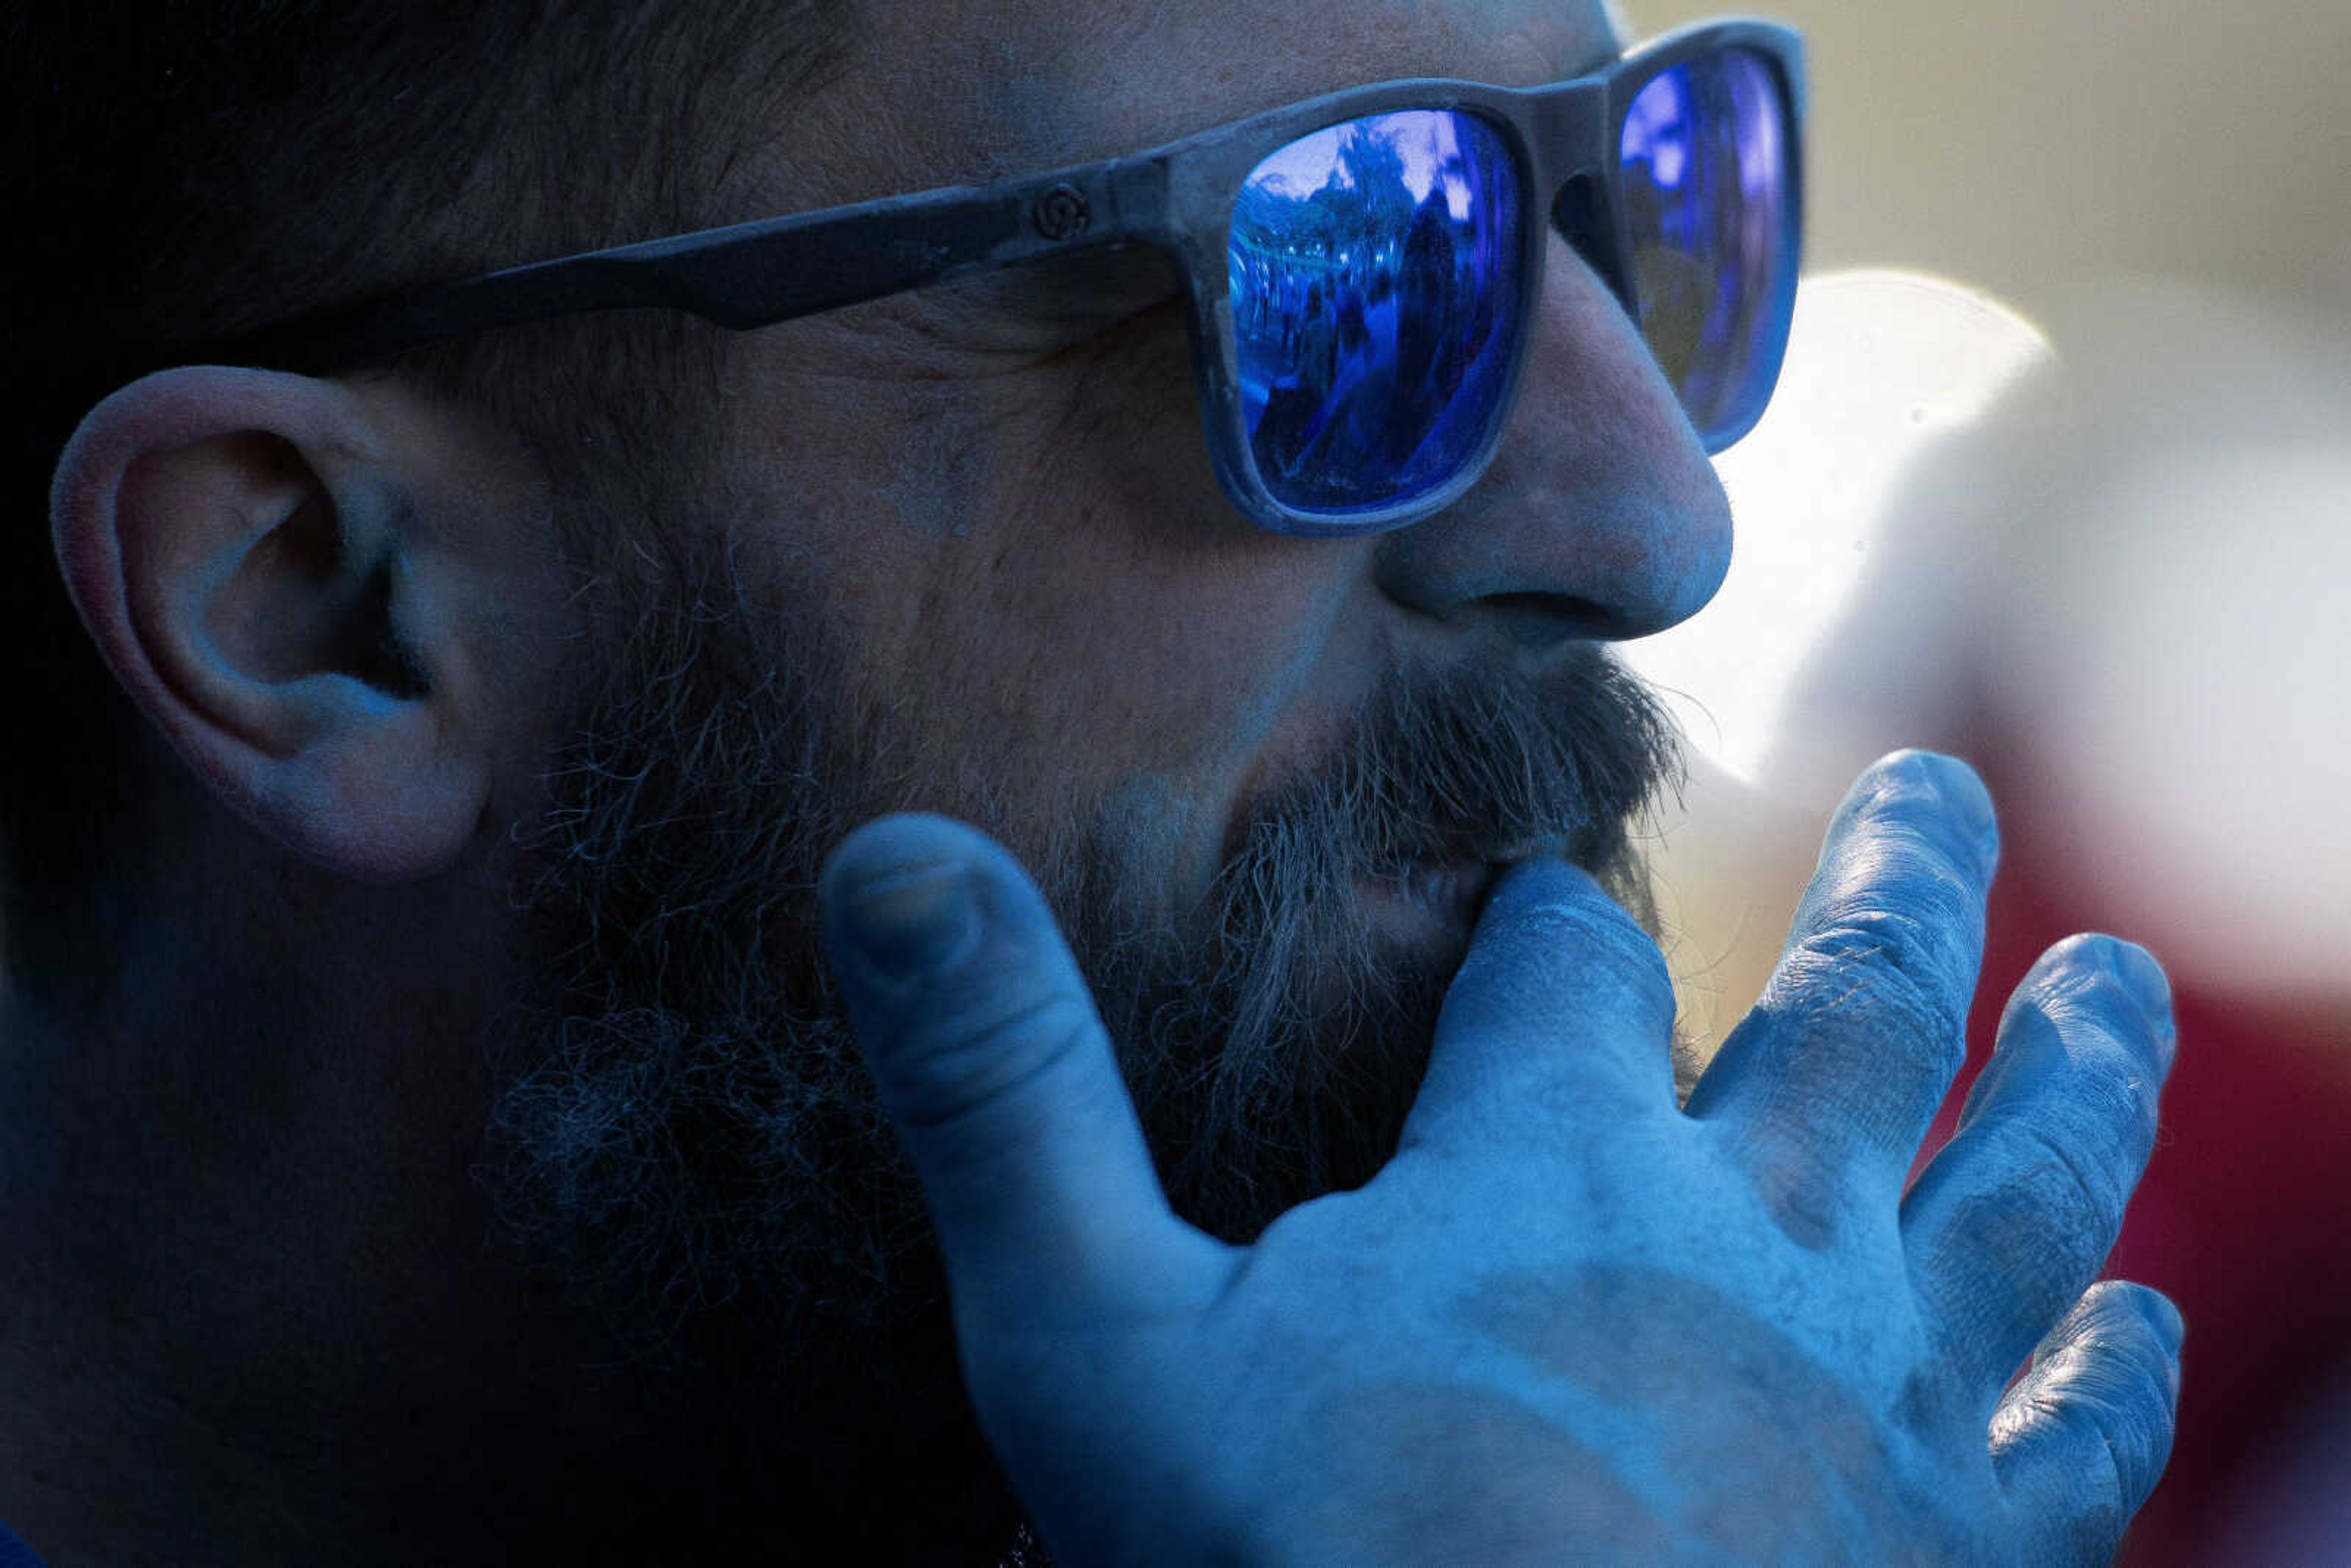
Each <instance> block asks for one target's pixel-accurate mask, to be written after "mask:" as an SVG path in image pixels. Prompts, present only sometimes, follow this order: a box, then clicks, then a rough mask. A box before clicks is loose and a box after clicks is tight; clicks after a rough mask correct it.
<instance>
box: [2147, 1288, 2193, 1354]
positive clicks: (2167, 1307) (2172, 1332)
mask: <svg viewBox="0 0 2351 1568" xmlns="http://www.w3.org/2000/svg"><path fill="white" fill-rule="evenodd" d="M2147 1317H2148V1318H2149V1319H2150V1320H2151V1321H2152V1322H2154V1324H2155V1332H2156V1333H2159V1334H2161V1335H2162V1336H2163V1346H2164V1348H2165V1349H2166V1350H2168V1351H2169V1352H2171V1354H2174V1355H2177V1354H2179V1347H2180V1346H2181V1345H2182V1344H2184V1343H2187V1339H2188V1320H2187V1318H2186V1317H2184V1316H2182V1315H2181V1313H2180V1311H2179V1305H2178V1303H2176V1302H2175V1301H2172V1299H2171V1298H2170V1297H2169V1296H2167V1295H2165V1294H2164V1293H2163V1292H2162V1291H2148V1292H2147Z"/></svg>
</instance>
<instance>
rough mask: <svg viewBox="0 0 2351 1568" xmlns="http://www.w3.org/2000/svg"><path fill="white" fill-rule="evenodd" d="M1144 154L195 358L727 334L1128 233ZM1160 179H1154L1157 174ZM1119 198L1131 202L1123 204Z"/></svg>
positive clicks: (387, 305) (249, 341) (422, 295)
mask: <svg viewBox="0 0 2351 1568" xmlns="http://www.w3.org/2000/svg"><path fill="white" fill-rule="evenodd" d="M1143 162H1144V161H1142V160H1122V161H1119V162H1112V163H1098V164H1090V165H1085V166H1082V167H1080V168H1076V169H1071V170H1063V171H1056V172H1052V173H1049V174H1044V175H1040V176H1036V177H1034V178H1032V179H1029V180H1024V181H1022V182H1021V183H1019V184H1017V185H1011V186H1002V187H993V188H988V187H956V188H952V189H947V190H940V191H928V192H924V193H919V194H916V195H912V196H899V197H892V198H889V199H887V200H883V201H877V202H868V203H862V204H858V205H855V206H849V207H839V208H833V209H830V210H828V211H825V212H822V213H815V214H800V215H796V216H792V217H786V218H773V219H768V220H765V221H762V222H758V223H750V224H740V225H734V226H732V227H728V228H721V229H706V230H703V231H701V232H699V233H695V234H690V235H679V236H677V237H674V238H671V239H662V240H651V241H647V242H644V243H643V244H639V245H628V246H617V247H615V248H613V249H611V250H601V251H592V252H589V253H587V254H585V255H580V256H565V257H563V258H561V259H559V260H555V261H546V262H535V263H532V264H530V265H528V266H525V267H509V268H507V269H506V270H504V271H500V272H493V273H486V274H484V275H482V276H481V277H469V278H465V279H462V280H460V281H457V282H454V283H448V284H444V285H441V286H439V287H428V288H424V289H422V290H419V291H417V292H415V293H413V294H406V295H399V296H394V297H392V298H386V299H381V300H375V301H370V302H368V303H365V304H361V305H359V306H356V307H347V308H340V309H336V310H331V311H326V312H320V313H319V314H316V315H313V316H308V317H304V318H301V319H297V320H294V321H290V322H287V323H286V324H284V325H282V326H280V327H277V328H272V329H267V330H266V331H263V332H258V333H255V334H251V335H249V336H246V337H242V338H237V339H235V340H230V341H228V342H225V343H222V344H219V345H216V346H215V347H214V349H212V350H207V351H206V352H205V353H204V355H203V356H200V357H202V358H207V359H220V360H222V361H225V362H233V363H256V364H264V365H274V366H277V367H280V368H283V369H287V370H298V371H325V370H330V369H336V368H348V367H354V366H358V365H364V364H371V363H377V362H381V361H385V360H389V359H392V358H393V357H395V356H397V355H399V354H402V353H405V352H408V351H410V350H414V349H421V348H425V347H427V346H429V345H432V344H434V343H439V342H444V341H447V340H451V339H455V338H459V337H464V336H466V335H469V334H472V333H475V332H481V331H486V330H490V329H495V328H499V327H512V326H519V325H522V324H524V323H526V322H531V321H543V320H549V319H555V318H558V317H564V316H576V315H582V314H586V313H589V312H592V311H601V310H619V309H631V308H667V309H675V310H684V311H686V312H688V313H689V314H692V315H695V316H698V317H700V318H701V319H704V320H705V321H709V322H712V323H715V324H716V325H718V326H721V327H726V328H729V329H737V330H741V329H749V328H755V327H764V326H769V325H772V324H774V323H776V322H778V321H786V320H790V319H793V318H795V317H799V316H808V315H814V314H816V313H817V312H819V311H823V310H832V309H838V308H841V307H843V306H848V305H857V304H862V303H863V302H865V301H867V300H871V299H879V298H883V297H885V296H888V295H892V294H898V293H903V292H904V291H905V290H907V289H911V288H919V287H924V286H925V285H926V284H932V283H941V282H946V281H950V280H952V279H954V278H956V277H962V276H964V275H966V274H968V273H973V272H980V271H986V270H988V269H991V268H994V267H1008V266H1018V265H1019V264H1020V263H1022V262H1026V261H1032V260H1036V259H1039V258H1041V257H1043V256H1049V255H1058V254H1062V253H1066V252H1071V251H1079V250H1088V249H1096V248H1102V247H1105V246H1113V245H1117V244H1121V243H1123V242H1124V241H1126V240H1128V239H1130V238H1134V237H1136V236H1135V234H1134V229H1133V228H1132V226H1131V225H1128V224H1127V223H1126V222H1124V221H1123V217H1122V206H1123V205H1126V204H1123V203H1122V201H1121V196H1122V194H1125V195H1126V196H1127V197H1128V204H1131V203H1132V202H1133V201H1134V198H1136V197H1144V198H1146V200H1145V202H1144V210H1145V211H1146V212H1148V211H1151V210H1152V208H1151V204H1150V203H1149V202H1148V200H1147V197H1148V196H1149V194H1150V193H1151V191H1152V189H1153V187H1156V188H1157V189H1161V190H1164V189H1165V183H1164V171H1158V170H1154V169H1151V168H1147V167H1143V166H1141V165H1142V164H1143ZM1154 174H1156V175H1158V176H1159V177H1158V178H1157V179H1154V178H1152V176H1153V175H1154Z"/></svg>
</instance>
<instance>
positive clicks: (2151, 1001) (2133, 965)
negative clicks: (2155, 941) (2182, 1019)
mask: <svg viewBox="0 0 2351 1568" xmlns="http://www.w3.org/2000/svg"><path fill="white" fill-rule="evenodd" d="M2106 956H2107V961H2108V962H2109V963H2111V964H2113V966H2114V970H2115V978H2116V979H2117V980H2120V981H2121V982H2122V983H2123V988H2125V989H2126V990H2127V991H2129V992H2130V994H2131V996H2132V998H2133V999H2135V1000H2136V1001H2137V1003H2138V1005H2139V1006H2140V1007H2142V1008H2145V1009H2147V1016H2148V1017H2149V1018H2154V1019H2164V1018H2168V1017H2169V1016H2170V1013H2171V980H2170V978H2169V977H2168V976H2166V975H2165V974H2164V972H2163V966H2162V965H2160V964H2158V963H2157V962H2156V961H2155V955H2154V954H2152V953H2150V952H2148V951H2147V949H2146V948H2144V947H2142V946H2138V944H2137V943H2136V942H2125V941H2122V940H2120V939H2116V941H2114V942H2112V943H2110V944H2109V945H2108V946H2107V949H2106Z"/></svg>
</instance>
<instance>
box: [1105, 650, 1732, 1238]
mask: <svg viewBox="0 0 2351 1568" xmlns="http://www.w3.org/2000/svg"><path fill="white" fill-rule="evenodd" d="M1346 735H1347V738H1346V739H1345V740H1344V742H1343V744H1342V746H1341V747H1340V748H1339V750H1338V751H1337V752H1336V753H1335V754H1333V755H1329V756H1325V757H1324V758H1319V759H1316V760H1315V761H1313V762H1312V763H1311V764H1301V765H1299V766H1297V767H1294V768H1291V769H1290V770H1289V771H1288V772H1286V773H1285V774H1283V775H1280V776H1279V777H1277V778H1276V779H1273V780H1272V781H1271V782H1270V783H1269V784H1268V785H1267V786H1266V787H1264V788H1263V789H1260V790H1259V793H1258V795H1257V797H1256V798H1255V799H1254V800H1252V801H1250V802H1249V805H1248V807H1247V809H1246V810H1244V811H1243V812H1242V814H1241V816H1240V818H1239V819H1238V821H1236V823H1235V824H1234V826H1233V828H1232V829H1231V831H1230V833H1229V836H1228V844H1229V849H1228V854H1227V855H1226V857H1225V861H1224V864H1223V868H1222V870H1221V871H1220V872H1219V873H1218V875H1217V878H1216V880H1215V882H1214V883H1213V884H1212V885H1211V887H1210V889H1209V892H1208V894H1207V898H1206V899H1205V901H1204V904H1203V907H1202V909H1201V910H1200V912H1199V914H1198V916H1197V920H1196V925H1195V926H1194V928H1193V929H1192V930H1190V931H1189V932H1187V933H1186V934H1184V936H1183V938H1182V939H1181V940H1179V941H1176V942H1173V943H1164V942H1163V943H1157V944H1152V943H1141V944H1137V945H1136V946H1137V948H1138V949H1139V950H1143V951H1149V952H1155V953H1156V954H1158V955H1159V956H1161V958H1162V959H1163V960H1167V959H1174V960H1176V961H1177V962H1178V963H1180V966H1181V967H1166V968H1163V969H1160V970H1159V971H1157V972H1154V973H1145V974H1134V973H1120V972H1113V973H1110V974H1105V975H1103V976H1102V977H1100V979H1101V980H1102V981H1107V982H1108V983H1105V984H1098V991H1099V993H1100V995H1101V998H1102V1001H1103V1002H1104V1004H1105V1014H1106V1017H1108V1016H1112V1014H1113V1009H1121V1008H1122V1007H1123V1009H1124V1011H1123V1014H1121V1015H1120V1016H1119V1018H1118V1021H1117V1022H1116V1023H1115V1024H1114V1025H1113V1038H1115V1039H1117V1040H1119V1041H1120V1044H1121V1054H1122V1059H1123V1066H1124V1068H1125V1070H1126V1073H1127V1077H1128V1081H1129V1082H1130V1083H1131V1084H1133V1085H1134V1088H1135V1091H1136V1099H1137V1102H1138V1108H1139V1109H1140V1110H1141V1111H1142V1113H1143V1117H1144V1124H1145V1127H1146V1130H1147V1131H1148V1132H1149V1134H1150V1135H1151V1142H1152V1145H1153V1147H1154V1149H1155V1152H1156V1153H1157V1154H1158V1155H1160V1169H1161V1175H1162V1177H1163V1179H1164V1180H1165V1183H1166V1185H1167V1187H1168V1191H1169V1196H1170V1197H1171V1199H1173V1200H1174V1202H1175V1207H1176V1209H1177V1211H1178V1212H1179V1213H1182V1214H1184V1215H1185V1216H1186V1218H1189V1219H1191V1220H1192V1221H1193V1222H1194V1223H1196V1224H1198V1225H1201V1226H1202V1227H1203V1228H1207V1229H1208V1230H1210V1231H1211V1232H1212V1233H1214V1234H1216V1235H1218V1236H1219V1237H1222V1238H1223V1239H1227V1240H1233V1241H1239V1240H1245V1239H1248V1238H1249V1237H1250V1236H1252V1235H1254V1234H1255V1232H1256V1231H1257V1230H1258V1229H1259V1228H1261V1227H1262V1226H1263V1225H1264V1224H1265V1223H1267V1222H1268V1221H1270V1219H1271V1218H1273V1217H1274V1216H1275V1215H1277V1214H1279V1213H1280V1212H1281V1211H1282V1210H1283V1209H1285V1208H1287V1207H1290V1206H1292V1205H1294V1204H1296V1203H1299V1202H1302V1201H1305V1200H1306V1199H1308V1198H1310V1197H1314V1196H1316V1195H1317V1194H1319V1193H1322V1192H1327V1191H1334V1190H1343V1189H1345V1188H1348V1187H1352V1186H1359V1185H1361V1183H1362V1182H1364V1181H1365V1180H1368V1179H1370V1177H1371V1176H1373V1175H1374V1174H1375V1173H1376V1172H1377V1170H1378V1169H1379V1167H1380V1166H1382V1165H1384V1164H1385V1163H1386V1160H1387V1157H1388V1155H1390V1154H1392V1153H1393V1152H1394V1150H1395V1143H1396V1139H1397V1137H1398V1136H1399V1135H1400V1134H1401V1131H1402V1127H1403V1124H1404V1119H1405V1114H1406V1113H1407V1112H1408V1111H1409V1109H1410V1107H1411V1103H1412V1101H1413V1098H1414V1097H1415V1095H1416V1094H1417V1093H1418V1091H1419V1082H1420V1078H1421V1074H1422V1072H1423V1071H1424V1070H1425V1069H1426V1063H1427V1056H1428V1051H1429V1048H1430V1043H1431V1041H1432V1040H1433V1037H1434V1031H1435V1025H1436V1019H1437V1009H1438V1008H1439V1006H1440V1005H1441V1003H1442V1000H1443V997H1444V992H1445V988H1446V987H1447V985H1448V984H1449V983H1450V980H1451V976H1452V971H1453V969H1454V968H1455V967H1458V962H1459V958H1460V956H1461V954H1460V953H1459V952H1451V953H1422V954H1417V955H1413V956H1398V955H1395V954H1390V953H1383V952H1381V951H1379V950H1378V948H1377V946H1376V943H1375V939H1374V935H1373V932H1372V930H1371V929H1370V927H1369V925H1368V924H1367V921H1366V919H1365V917H1364V913H1363V911H1362V910H1361V909H1360V908H1359V906H1358V903H1357V898H1356V893H1355V889H1356V885H1357V883H1358V882H1359V880H1360V879H1362V878H1364V877H1395V876H1397V875H1400V874H1401V873H1403V871H1404V870H1405V868H1406V867H1408V866H1410V865H1411V864H1412V863H1413V862H1416V861H1439V862H1450V861H1461V860H1482V861H1489V862H1500V861H1505V860H1512V859H1519V858H1523V857H1525V856H1526V855H1528V854H1531V853H1552V854H1560V855H1563V856H1565V857H1567V858H1569V859H1571V860H1573V861H1574V862H1576V863H1577V864H1579V865H1582V866H1583V867H1584V868H1585V869H1586V870H1587V871H1590V872H1591V873H1593V876H1594V877H1595V878H1596V879H1598V880H1599V881H1600V882H1601V883H1602V884H1603V885H1604V887H1606V888H1607V890H1608V891H1609V893H1610V894H1611V895H1612V896H1614V897H1615V898H1616V899H1617V900H1618V902H1620V903H1622V904H1625V906H1626V907H1627V908H1628V909H1630V910H1631V911H1632V912H1633V913H1634V914H1635V916H1636V917H1638V918H1641V919H1643V920H1644V922H1645V923H1646V924H1649V925H1652V926H1654V924H1655V912H1654V908H1653V904H1652V901H1651V899H1650V897H1649V891H1648V883H1647V879H1646V873H1645V871H1644V869H1643V867H1642V865H1641V862H1640V859H1639V856H1638V854H1637V852H1636V851H1635V844H1634V839H1633V835H1632V829H1633V826H1634V824H1635V822H1636V821H1638V820H1639V819H1640V818H1641V817H1642V815H1643V814H1644V813H1645V812H1646V811H1648V810H1651V809H1652V808H1653V807H1654V806H1655V805H1656V804H1657V803H1659V800H1660V798H1661V797H1662V796H1663V795H1664V794H1666V793H1667V791H1678V789H1680V787H1681V785H1682V783H1683V781H1684V779H1685V778H1686V774H1685V771H1684V765H1683V761H1682V753H1681V746H1680V734H1679V731H1678V730H1677V727H1675V725H1674V723H1673V721H1672V719H1671V717H1670V716H1669V715H1668V714H1667V711H1666V710H1665V708H1664V706H1662V704H1661V703H1660V702H1659V700H1658V699H1657V697H1656V695H1654V694H1653V693H1651V692H1650V691H1649V690H1648V688H1647V687H1646V686H1644V685H1642V684H1641V683H1640V682H1639V681H1638V679H1637V678H1635V677H1634V676H1633V675H1631V674H1628V673H1626V672H1625V670H1624V669H1623V668H1622V667H1621V666H1619V665H1618V664H1615V663H1614V661H1613V660H1612V659H1610V658H1609V657H1608V656H1607V654H1606V653H1605V651H1604V650H1603V649H1601V648H1599V647H1597V646H1594V645H1589V644H1587V645H1583V646H1581V647H1579V648H1576V649H1573V650H1571V651H1570V653H1569V655H1568V657H1567V658H1566V659H1564V660H1563V661H1562V663H1560V664H1557V665H1556V666H1555V667H1553V668H1552V669H1551V670H1549V671H1547V672H1546V673H1545V674H1544V675H1543V676H1542V677H1541V678H1540V679H1537V678H1534V677H1530V676H1526V675H1523V674H1519V675H1501V676H1496V675H1489V674H1483V673H1481V674H1479V675H1477V676H1474V677H1473V676H1471V675H1468V674H1431V675H1426V676H1421V677H1418V678H1405V677H1398V678H1396V679H1394V680H1391V681H1388V682H1385V683H1384V684H1383V685H1382V686H1381V688H1380V691H1379V694H1378V695H1376V696H1375V697H1374V698H1373V699H1372V700H1371V701H1370V702H1369V703H1367V704H1366V705H1365V706H1364V707H1363V708H1362V709H1361V710H1359V712H1358V713H1357V715H1356V716H1354V720H1353V723H1352V724H1351V725H1350V726H1349V727H1348V729H1347V732H1346ZM1146 1042H1147V1043H1146Z"/></svg>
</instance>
